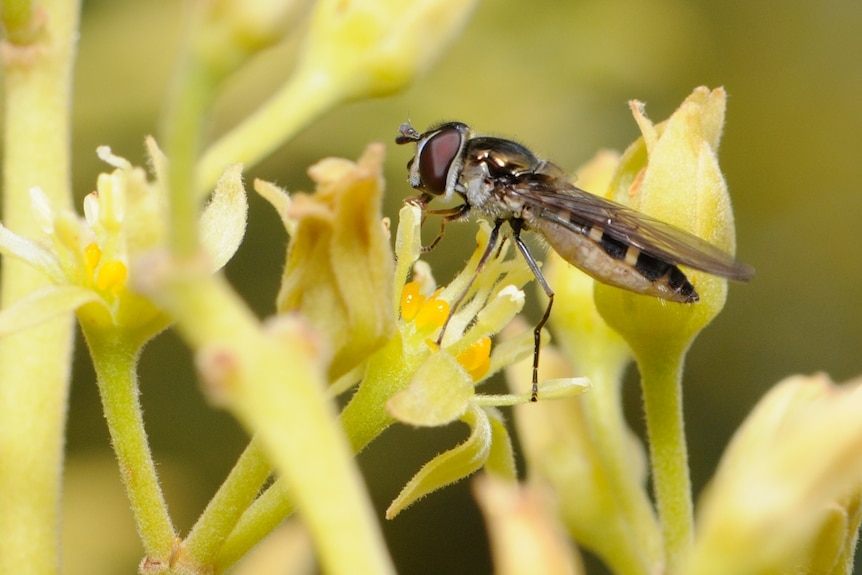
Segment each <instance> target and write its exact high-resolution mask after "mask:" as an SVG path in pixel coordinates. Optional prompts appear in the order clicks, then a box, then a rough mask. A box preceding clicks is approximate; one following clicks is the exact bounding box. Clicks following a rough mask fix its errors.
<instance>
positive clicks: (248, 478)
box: [186, 438, 272, 565]
mask: <svg viewBox="0 0 862 575" xmlns="http://www.w3.org/2000/svg"><path fill="white" fill-rule="evenodd" d="M271 469H272V466H271V465H270V463H269V460H268V459H267V458H266V456H265V454H264V452H263V447H262V446H261V444H260V441H259V440H258V439H257V438H253V439H252V440H251V442H250V443H249V444H248V446H247V447H246V448H245V451H243V453H242V455H241V456H240V458H239V459H238V460H237V462H236V465H234V467H233V469H232V470H231V472H230V474H229V475H228V477H227V479H225V481H224V483H223V484H222V485H221V487H219V490H218V491H217V492H216V494H215V496H214V497H213V498H212V500H211V501H210V502H209V505H207V508H206V509H205V510H204V512H203V514H201V516H200V518H199V519H198V520H197V522H196V523H195V525H194V527H192V530H191V532H190V533H189V536H188V538H186V551H187V553H188V555H189V556H190V557H191V559H192V562H193V563H195V564H197V565H211V564H213V563H214V562H215V561H216V555H217V554H218V555H220V554H221V552H222V547H223V545H224V542H225V540H226V539H227V537H228V535H229V534H230V533H231V532H232V530H233V529H234V528H235V527H236V525H237V522H238V521H239V520H240V518H241V517H243V516H244V512H245V511H246V510H247V509H248V507H249V506H250V505H251V504H252V502H253V501H254V500H255V497H257V495H258V493H260V488H261V487H262V486H263V484H264V482H265V481H266V478H267V477H269V474H270V470H271ZM266 533H268V531H267V532H266ZM266 533H264V534H263V535H262V536H261V537H260V538H259V539H258V540H257V541H260V540H261V539H263V536H265V535H266Z"/></svg>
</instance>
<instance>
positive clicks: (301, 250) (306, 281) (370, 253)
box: [256, 144, 395, 382]
mask: <svg viewBox="0 0 862 575" xmlns="http://www.w3.org/2000/svg"><path fill="white" fill-rule="evenodd" d="M382 162H383V146H382V145H379V144H376V145H371V146H369V147H368V149H367V150H366V151H365V153H364V154H363V155H362V157H361V158H360V159H359V161H358V162H356V163H353V162H349V161H347V160H342V159H335V158H330V159H326V160H322V161H320V162H318V163H317V164H315V165H314V166H312V167H311V168H310V169H309V174H310V175H311V178H312V180H314V181H315V183H316V184H317V190H316V191H315V192H314V193H313V194H302V193H297V194H294V195H293V196H290V197H288V196H287V194H285V193H284V192H283V191H281V190H278V189H277V188H275V187H274V186H271V185H266V184H263V183H258V184H257V185H256V189H257V191H258V192H259V193H261V194H262V195H264V197H265V198H267V199H268V200H269V201H270V203H272V204H273V205H274V206H275V207H276V209H279V211H280V213H281V214H282V219H283V222H284V225H285V228H286V229H287V231H288V233H289V234H290V235H291V241H290V245H289V248H288V253H287V262H286V264H285V267H284V274H283V276H282V283H281V290H280V291H279V294H278V299H277V301H276V309H277V311H278V313H279V314H284V313H288V312H299V313H301V314H302V315H303V317H304V318H305V319H306V320H308V321H309V322H310V323H311V324H312V325H313V326H314V327H315V328H316V329H317V330H318V331H319V332H320V334H321V335H322V336H323V337H324V340H325V341H326V342H327V345H328V346H329V352H330V353H331V354H332V361H331V363H330V367H329V376H330V381H331V382H335V381H336V380H337V379H339V378H340V377H342V376H344V375H346V374H348V373H350V372H351V371H352V370H354V369H356V368H357V367H359V366H360V365H361V364H362V363H363V362H364V361H365V360H366V359H367V358H368V357H369V356H370V355H371V354H372V353H373V352H374V351H375V350H377V349H378V348H380V347H381V346H382V345H383V344H384V343H385V342H386V341H387V340H388V339H389V337H390V336H391V334H392V331H393V330H394V329H395V312H394V310H393V309H392V304H391V301H392V295H391V290H392V274H393V267H394V262H393V259H392V251H391V249H390V247H389V233H388V229H387V228H386V227H385V225H384V223H383V217H382V215H381V211H380V210H381V202H382V194H383V176H382V171H381V170H382V167H381V166H382Z"/></svg>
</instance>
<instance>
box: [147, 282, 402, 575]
mask: <svg viewBox="0 0 862 575" xmlns="http://www.w3.org/2000/svg"><path fill="white" fill-rule="evenodd" d="M179 269H180V268H176V270H179ZM192 274H193V272H192V270H191V269H188V268H186V269H183V272H182V274H178V273H176V272H175V273H169V275H166V276H165V277H162V278H156V279H155V281H156V282H157V284H158V285H159V288H160V289H159V293H160V295H161V296H163V297H164V298H165V303H166V304H167V307H168V309H170V310H171V311H172V313H173V315H174V316H175V317H176V318H177V327H178V329H179V331H180V333H181V334H182V335H183V337H184V338H185V339H186V340H187V341H188V342H189V344H190V345H191V346H192V347H193V348H194V349H196V350H198V354H199V362H198V363H199V368H200V369H201V372H202V374H203V376H204V380H205V381H206V382H207V383H208V384H209V385H213V386H217V389H219V390H220V395H223V394H224V397H223V400H224V401H225V402H226V405H227V406H228V407H229V408H230V409H231V411H232V412H233V413H234V415H235V416H236V417H237V418H238V419H239V420H240V421H241V422H242V423H243V425H244V426H245V427H246V428H247V429H248V430H249V431H250V432H252V433H255V434H257V435H258V436H259V438H260V441H261V443H262V444H263V445H264V447H265V449H266V453H267V456H268V457H269V458H270V459H271V460H272V463H273V466H274V468H275V469H276V470H277V471H278V472H280V473H281V474H282V475H283V477H285V479H286V481H287V484H289V485H290V487H291V491H292V493H294V494H295V501H296V505H297V509H298V510H299V511H300V513H301V515H302V518H303V521H304V522H305V524H306V525H307V526H308V528H309V531H310V532H311V534H312V537H313V539H314V542H315V545H316V547H317V550H318V556H319V558H320V561H321V565H322V566H323V568H324V570H325V571H327V572H328V573H333V574H340V573H380V574H381V575H382V574H385V573H390V572H392V571H393V568H392V565H391V562H390V560H389V558H388V556H387V553H386V548H385V545H384V542H383V538H382V535H381V533H380V530H379V527H378V525H377V523H376V520H375V517H374V511H373V508H372V507H371V503H370V502H369V500H368V498H367V494H366V492H365V489H364V485H363V483H362V478H361V475H360V474H359V470H358V469H357V467H356V463H355V462H354V461H353V457H352V453H351V451H350V446H349V444H348V442H347V440H346V439H345V437H344V432H343V431H342V430H341V429H340V427H339V425H338V424H337V419H336V414H335V411H334V408H333V405H332V402H331V400H330V399H329V398H328V397H327V395H326V390H325V385H324V383H323V381H322V378H323V373H322V369H321V366H320V365H319V363H318V362H319V359H318V358H317V350H316V349H315V348H314V345H313V344H312V341H313V338H310V336H309V332H308V329H307V327H305V326H304V325H303V324H301V323H299V322H298V320H292V321H287V320H285V324H284V325H282V326H280V329H279V330H278V331H277V332H274V331H269V332H265V331H264V330H262V329H261V326H260V324H259V322H258V321H257V319H256V318H255V317H254V315H253V314H252V313H251V312H250V310H248V308H247V307H246V306H245V305H244V303H243V302H242V300H240V299H239V297H238V296H237V295H236V294H235V293H234V292H233V291H232V290H231V289H230V287H229V286H228V285H227V283H226V282H225V281H224V279H223V278H221V277H220V276H211V277H204V276H195V275H192ZM154 287H155V286H154Z"/></svg>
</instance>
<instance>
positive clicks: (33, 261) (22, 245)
mask: <svg viewBox="0 0 862 575" xmlns="http://www.w3.org/2000/svg"><path fill="white" fill-rule="evenodd" d="M0 253H2V254H3V255H6V256H11V257H13V258H17V259H19V260H21V261H24V262H27V263H28V264H30V265H31V266H33V267H35V268H38V269H40V270H42V272H43V273H44V274H45V275H47V276H48V277H49V278H50V279H51V281H53V282H55V283H62V282H64V281H65V275H64V274H63V270H62V269H61V268H60V262H58V261H57V258H56V257H55V256H54V254H53V253H51V252H49V251H48V250H46V249H45V248H43V247H42V246H40V245H39V244H37V243H35V242H33V241H31V240H28V239H27V238H25V237H22V236H19V235H17V234H15V233H12V232H11V231H9V229H8V228H7V227H5V226H3V225H2V224H0Z"/></svg>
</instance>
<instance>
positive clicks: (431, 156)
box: [419, 127, 463, 195]
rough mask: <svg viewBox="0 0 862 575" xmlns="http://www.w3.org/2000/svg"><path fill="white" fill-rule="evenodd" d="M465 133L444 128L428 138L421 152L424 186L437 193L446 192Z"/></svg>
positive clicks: (420, 168) (421, 175) (420, 163)
mask: <svg viewBox="0 0 862 575" xmlns="http://www.w3.org/2000/svg"><path fill="white" fill-rule="evenodd" d="M462 138H463V135H462V134H461V132H460V131H459V130H458V129H457V128H453V127H449V128H444V129H442V130H440V131H439V132H437V133H436V134H434V135H433V136H431V137H430V138H428V140H427V141H426V142H425V145H424V146H422V150H421V152H420V154H419V176H420V178H421V179H422V186H423V187H424V188H425V189H426V190H428V191H429V192H431V193H432V194H435V195H441V194H443V193H445V192H446V180H447V176H448V175H449V169H450V168H451V167H452V162H454V161H455V158H456V157H457V156H458V153H459V152H460V151H461V141H462Z"/></svg>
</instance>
